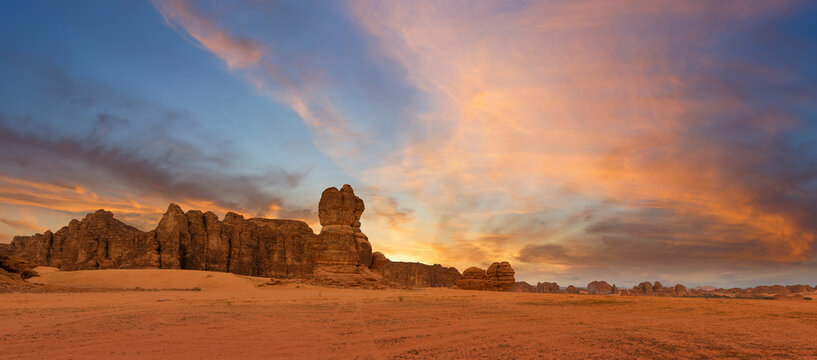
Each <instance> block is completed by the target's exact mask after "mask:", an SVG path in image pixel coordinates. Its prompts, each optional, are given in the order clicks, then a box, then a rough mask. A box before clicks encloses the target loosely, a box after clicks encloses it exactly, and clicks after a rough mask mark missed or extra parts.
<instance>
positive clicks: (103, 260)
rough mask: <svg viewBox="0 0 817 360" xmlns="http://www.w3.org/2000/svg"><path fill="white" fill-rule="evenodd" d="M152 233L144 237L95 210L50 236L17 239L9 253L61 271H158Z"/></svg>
mask: <svg viewBox="0 0 817 360" xmlns="http://www.w3.org/2000/svg"><path fill="white" fill-rule="evenodd" d="M158 246H159V245H158V243H157V242H156V237H155V233H154V232H150V233H145V232H143V231H140V230H139V229H136V228H134V227H132V226H129V225H127V224H125V223H123V222H121V221H119V220H116V219H114V217H113V213H111V212H109V211H104V210H98V211H96V212H94V213H91V214H88V215H86V216H85V218H83V219H82V220H71V222H70V223H69V224H68V226H65V227H63V228H61V229H59V230H58V231H57V232H55V233H52V232H51V231H46V232H45V233H43V234H36V235H32V236H17V237H14V240H13V241H12V243H11V248H12V253H14V254H15V255H18V256H20V257H23V258H25V259H26V260H29V261H31V262H33V263H35V264H37V265H43V266H53V267H58V268H60V269H63V270H87V269H110V268H156V267H159V264H160V261H159V260H160V259H159V249H158Z"/></svg>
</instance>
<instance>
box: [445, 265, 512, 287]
mask: <svg viewBox="0 0 817 360" xmlns="http://www.w3.org/2000/svg"><path fill="white" fill-rule="evenodd" d="M454 283H455V284H456V285H457V287H459V288H461V289H466V290H497V291H508V290H510V289H511V288H512V287H513V286H514V284H515V283H516V281H515V279H514V271H513V268H512V267H511V264H510V263H508V262H507V261H503V262H501V263H500V262H495V263H493V264H491V266H490V267H488V270H487V271H486V270H482V269H480V268H478V267H470V268H468V269H466V270H465V271H463V273H462V277H460V278H459V279H457V281H455V282H454Z"/></svg>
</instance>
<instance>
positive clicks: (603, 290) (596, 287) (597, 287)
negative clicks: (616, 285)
mask: <svg viewBox="0 0 817 360" xmlns="http://www.w3.org/2000/svg"><path fill="white" fill-rule="evenodd" d="M587 293H588V294H590V295H611V294H614V293H615V291H614V289H613V286H610V284H608V283H607V282H606V281H593V282H591V283H589V284H587Z"/></svg>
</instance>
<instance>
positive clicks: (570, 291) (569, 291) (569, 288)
mask: <svg viewBox="0 0 817 360" xmlns="http://www.w3.org/2000/svg"><path fill="white" fill-rule="evenodd" d="M578 293H579V289H577V288H576V287H575V286H573V285H568V286H567V288H565V294H578Z"/></svg>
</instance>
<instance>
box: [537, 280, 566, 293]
mask: <svg viewBox="0 0 817 360" xmlns="http://www.w3.org/2000/svg"><path fill="white" fill-rule="evenodd" d="M536 292H538V293H545V294H558V293H560V292H561V289H559V284H557V283H555V282H540V283H538V284H536Z"/></svg>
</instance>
